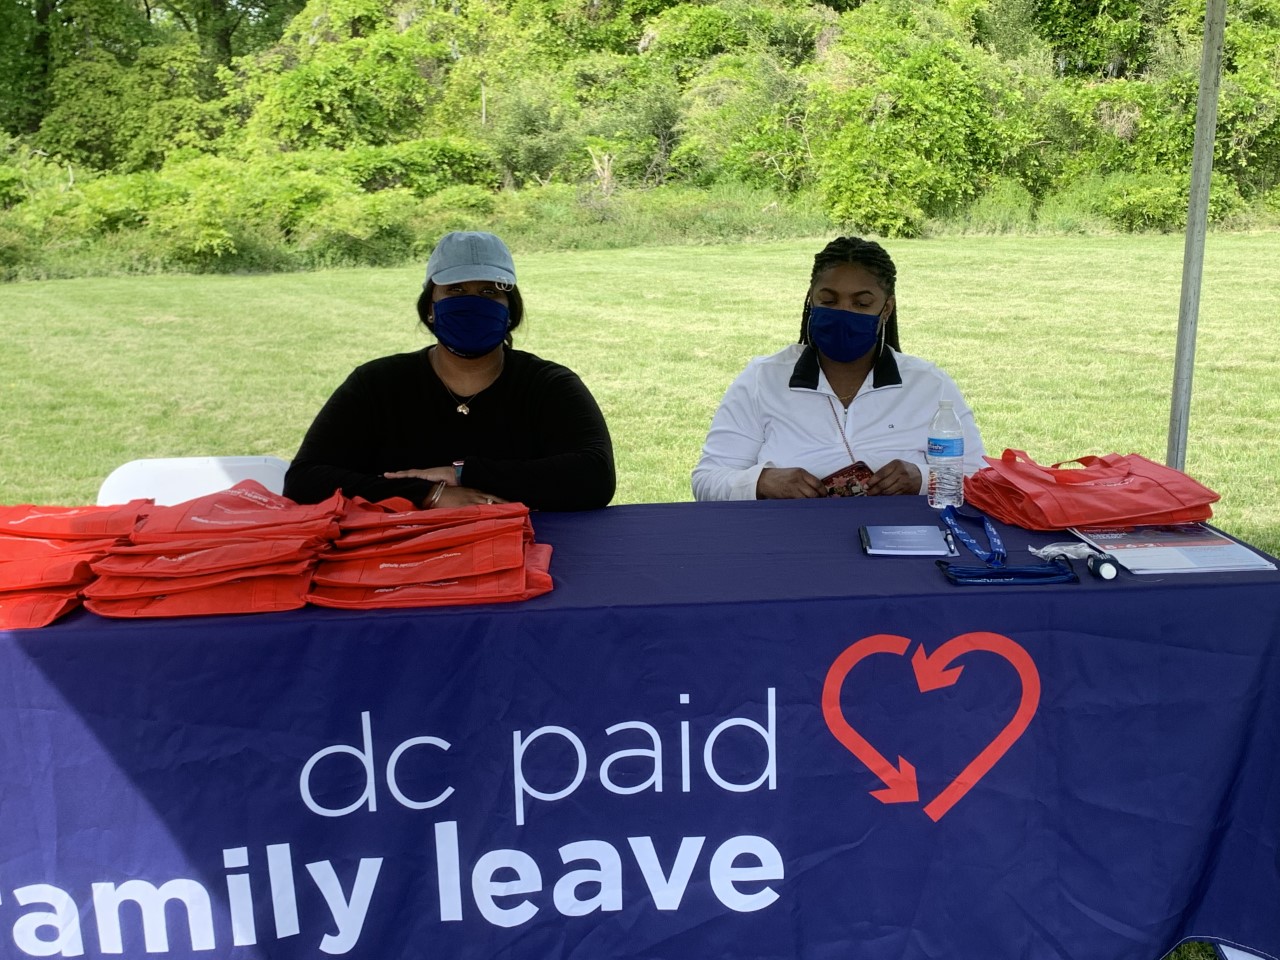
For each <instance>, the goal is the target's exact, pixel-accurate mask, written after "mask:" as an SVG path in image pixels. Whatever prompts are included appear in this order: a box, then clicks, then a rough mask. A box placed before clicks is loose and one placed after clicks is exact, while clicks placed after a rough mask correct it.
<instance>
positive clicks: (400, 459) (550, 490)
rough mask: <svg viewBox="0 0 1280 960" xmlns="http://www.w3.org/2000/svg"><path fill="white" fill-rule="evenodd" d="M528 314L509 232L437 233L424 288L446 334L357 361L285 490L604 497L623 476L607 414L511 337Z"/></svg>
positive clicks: (312, 498) (426, 499) (433, 497)
mask: <svg viewBox="0 0 1280 960" xmlns="http://www.w3.org/2000/svg"><path fill="white" fill-rule="evenodd" d="M523 315H524V304H523V302H522V300H521V297H520V291H519V289H518V288H517V287H516V275H515V265H514V264H513V262H512V260H511V254H510V252H509V251H508V250H507V248H506V246H505V244H503V242H502V241H501V240H499V239H498V238H497V237H495V236H494V235H493V234H490V233H450V234H447V235H446V236H445V237H443V238H442V239H441V240H440V242H439V243H438V244H437V245H436V248H435V250H433V251H432V253H431V259H430V260H429V261H428V263H427V279H426V283H425V284H424V286H423V291H422V295H421V296H420V297H419V299H418V316H419V317H420V318H421V320H422V322H423V323H424V324H425V325H426V327H427V329H428V330H430V331H431V332H432V333H433V334H434V335H435V337H436V339H437V340H438V341H439V343H438V345H435V346H430V347H426V348H425V349H422V350H419V351H417V352H415V353H404V354H397V355H396V356H391V357H383V358H381V359H379V360H373V361H371V362H369V363H366V364H364V365H362V366H360V367H358V368H356V370H355V371H354V372H353V373H352V374H351V375H350V376H349V377H347V379H346V382H344V383H343V384H342V386H340V387H339V388H338V389H337V390H336V391H335V392H334V394H333V396H331V397H330V398H329V401H328V402H327V403H326V404H325V405H324V408H323V409H322V410H321V411H320V413H319V414H318V415H317V416H316V419H315V422H314V423H312V424H311V428H310V429H309V430H308V431H307V435H306V437H305V438H304V439H303V441H302V446H301V448H300V449H299V450H298V455H297V456H296V457H295V458H294V460H293V464H292V465H291V466H290V468H289V472H288V475H287V476H286V477H285V487H284V493H285V496H287V497H290V498H292V499H293V500H296V501H298V502H300V503H314V502H317V501H320V500H323V499H325V498H326V497H328V496H331V495H332V494H333V492H334V490H338V489H341V490H342V492H343V493H345V494H346V495H347V496H349V497H354V496H361V497H364V498H366V499H368V500H383V499H386V498H388V497H406V498H408V499H409V500H412V501H413V502H414V503H416V504H418V505H419V506H421V507H457V506H465V505H467V504H473V503H498V502H505V501H518V502H520V503H524V504H526V505H527V506H529V507H530V508H532V509H536V510H586V509H591V508H594V507H603V506H605V505H607V504H608V502H609V501H610V499H612V497H613V492H614V482H615V478H614V468H613V445H612V443H611V442H610V439H609V429H608V427H607V426H606V425H605V422H604V417H603V416H602V415H601V413H600V408H599V407H598V406H597V405H596V402H595V399H594V398H593V397H592V396H591V393H590V392H589V391H588V390H587V388H586V386H585V385H584V384H583V382H582V381H581V380H580V379H579V378H578V376H577V375H576V374H575V373H574V372H573V371H571V370H569V369H568V368H566V367H562V366H560V365H559V364H557V363H551V362H550V361H547V360H542V359H540V358H539V357H536V356H534V355H533V354H531V353H526V352H524V351H522V350H515V349H513V348H512V346H511V332H512V331H513V330H515V329H516V327H518V326H519V325H520V321H521V320H522V319H523Z"/></svg>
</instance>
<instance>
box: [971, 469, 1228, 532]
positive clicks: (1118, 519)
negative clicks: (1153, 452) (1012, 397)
mask: <svg viewBox="0 0 1280 960" xmlns="http://www.w3.org/2000/svg"><path fill="white" fill-rule="evenodd" d="M983 459H984V460H986V461H987V463H988V464H989V466H986V467H983V468H982V469H981V470H979V471H978V472H977V473H975V474H974V475H973V476H971V477H966V478H965V482H964V496H965V500H966V501H967V502H969V503H971V504H972V505H973V506H975V507H977V508H978V509H979V510H982V511H984V512H986V513H989V514H991V516H993V517H995V518H996V519H997V520H1000V521H1002V522H1003V523H1009V524H1013V525H1015V526H1019V527H1026V528H1027V529H1028V530H1064V529H1066V528H1067V527H1092V526H1112V525H1116V524H1124V525H1126V526H1137V525H1143V524H1166V523H1189V522H1192V521H1196V520H1207V519H1209V517H1211V516H1212V515H1213V508H1212V507H1211V506H1210V504H1211V503H1214V502H1215V501H1217V499H1218V494H1216V493H1214V492H1213V491H1212V490H1210V489H1209V488H1208V487H1206V486H1204V485H1203V484H1200V483H1197V482H1196V481H1195V480H1193V479H1191V477H1189V476H1187V475H1186V474H1185V473H1183V472H1182V471H1181V470H1175V469H1174V468H1173V467H1166V466H1164V465H1163V464H1159V463H1156V462H1155V461H1153V460H1148V459H1147V458H1146V457H1143V456H1139V455H1138V454H1136V453H1131V454H1129V455H1128V456H1121V455H1120V454H1118V453H1109V454H1107V455H1106V456H1104V457H1092V456H1090V457H1080V458H1079V459H1077V460H1069V461H1065V462H1063V463H1055V464H1053V465H1052V466H1049V467H1045V466H1041V465H1040V464H1038V463H1036V462H1035V461H1034V460H1032V459H1031V458H1030V457H1028V456H1027V455H1026V453H1024V452H1023V451H1021V450H1006V451H1005V452H1004V454H1003V455H1002V456H1000V457H999V458H996V457H983Z"/></svg>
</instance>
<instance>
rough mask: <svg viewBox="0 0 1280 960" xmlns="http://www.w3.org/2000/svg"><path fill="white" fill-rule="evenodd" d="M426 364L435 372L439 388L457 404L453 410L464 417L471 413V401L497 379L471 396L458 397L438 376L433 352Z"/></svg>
mask: <svg viewBox="0 0 1280 960" xmlns="http://www.w3.org/2000/svg"><path fill="white" fill-rule="evenodd" d="M427 362H428V363H430V364H431V369H432V370H435V373H436V378H437V379H439V381H440V386H442V387H444V392H445V393H447V394H448V395H449V396H450V397H452V398H453V402H454V403H456V404H457V406H456V407H454V408H453V409H454V410H456V411H457V412H458V413H460V414H462V415H463V416H464V417H465V416H466V415H467V414H469V413H470V412H471V406H470V404H471V401H472V400H474V399H475V398H476V397H478V396H480V394H482V393H484V392H485V391H486V390H488V389H489V387H492V386H493V384H494V383H496V382H497V380H498V378H497V377H494V378H493V381H492V382H490V383H488V384H486V385H485V386H483V387H481V388H480V389H479V390H477V391H476V392H475V393H473V394H472V395H471V396H469V397H460V396H458V395H457V394H456V393H454V392H453V391H452V390H450V389H449V385H448V384H447V383H445V382H444V377H443V376H441V375H440V370H439V369H438V368H437V366H436V355H435V351H434V350H432V351H431V353H430V354H429V355H428V358H427ZM498 373H499V375H501V373H502V371H501V370H499V371H498Z"/></svg>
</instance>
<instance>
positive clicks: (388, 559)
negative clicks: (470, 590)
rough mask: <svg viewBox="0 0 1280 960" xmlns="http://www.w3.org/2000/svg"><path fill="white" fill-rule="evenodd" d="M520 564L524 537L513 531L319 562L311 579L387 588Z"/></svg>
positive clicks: (321, 582)
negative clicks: (439, 546)
mask: <svg viewBox="0 0 1280 960" xmlns="http://www.w3.org/2000/svg"><path fill="white" fill-rule="evenodd" d="M523 565H524V538H523V537H522V536H521V535H520V531H518V530H515V531H512V532H510V533H507V534H504V535H502V536H497V537H489V538H487V539H484V540H476V541H474V542H472V543H462V544H458V545H457V546H456V547H450V548H448V549H445V550H439V551H436V552H433V553H428V554H422V555H418V554H398V555H395V556H381V557H368V558H366V559H363V560H361V559H355V560H345V559H331V560H326V561H324V562H323V563H321V564H320V565H319V566H318V567H317V568H316V572H315V575H314V576H313V578H312V579H313V581H314V583H315V584H316V585H317V586H325V587H390V586H401V585H404V584H410V583H431V582H434V581H438V580H450V579H454V578H457V577H474V576H476V575H477V574H482V573H493V572H495V571H497V570H512V569H515V568H516V567H520V566H523Z"/></svg>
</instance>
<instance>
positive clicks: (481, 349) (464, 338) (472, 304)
mask: <svg viewBox="0 0 1280 960" xmlns="http://www.w3.org/2000/svg"><path fill="white" fill-rule="evenodd" d="M431 313H432V315H433V317H434V318H435V322H434V326H433V332H434V333H435V335H436V339H437V340H439V341H440V344H441V346H443V347H444V348H445V349H446V350H448V351H449V352H450V353H452V354H454V355H455V356H458V357H465V358H467V359H470V358H472V357H483V356H484V355H485V354H486V353H488V352H489V351H490V350H493V349H494V348H495V347H497V346H498V345H499V344H501V343H502V341H503V340H504V339H506V336H507V327H508V326H509V325H510V323H511V315H510V314H509V313H508V311H507V306H506V304H504V303H499V302H498V301H497V300H490V299H489V298H488V297H469V296H463V297H448V298H446V299H444V300H437V301H436V302H435V303H433V304H432V305H431Z"/></svg>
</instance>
